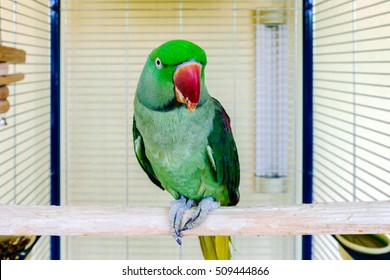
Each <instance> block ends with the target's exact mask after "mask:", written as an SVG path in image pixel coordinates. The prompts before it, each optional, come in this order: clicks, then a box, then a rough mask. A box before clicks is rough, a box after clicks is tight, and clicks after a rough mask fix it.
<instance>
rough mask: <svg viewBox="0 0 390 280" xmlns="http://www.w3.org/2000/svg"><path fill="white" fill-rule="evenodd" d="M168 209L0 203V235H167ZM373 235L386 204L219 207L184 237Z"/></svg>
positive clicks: (380, 228)
mask: <svg viewBox="0 0 390 280" xmlns="http://www.w3.org/2000/svg"><path fill="white" fill-rule="evenodd" d="M168 211H169V210H168V208H147V207H145V208H129V207H120V206H117V207H116V206H115V207H113V206H112V207H103V206H94V207H92V206H20V205H0V235H62V236H65V235H80V236H81V235H90V236H130V235H136V236H145V235H169V234H170V233H169V227H168ZM187 212H188V213H187V214H190V211H187ZM374 233H390V201H381V202H346V203H329V204H305V205H294V206H282V207H253V208H238V207H222V208H220V209H217V210H215V211H213V212H212V213H211V214H210V215H209V216H208V217H207V220H206V221H205V222H204V223H203V224H202V225H201V226H199V227H197V228H194V229H192V230H189V231H186V232H184V235H252V236H255V235H301V234H374Z"/></svg>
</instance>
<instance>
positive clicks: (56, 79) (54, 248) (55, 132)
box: [50, 0, 61, 260]
mask: <svg viewBox="0 0 390 280" xmlns="http://www.w3.org/2000/svg"><path fill="white" fill-rule="evenodd" d="M50 5H51V6H50V7H51V11H50V27H51V31H50V35H51V41H50V47H51V83H50V86H51V93H50V96H51V100H50V101H51V102H50V169H51V170H50V171H51V192H50V193H51V194H50V203H51V205H60V203H61V197H60V183H61V177H60V176H61V174H60V167H61V166H60V165H61V161H60V156H61V149H60V148H61V146H60V144H61V142H60V141H61V138H60V137H61V130H60V124H61V123H60V122H61V120H60V116H61V114H60V106H61V98H60V90H61V88H60V48H61V45H60V42H61V41H60V30H61V29H60V23H61V22H60V21H61V18H60V0H51V2H50ZM60 245H61V244H60V237H59V236H52V237H51V239H50V255H51V259H52V260H59V259H60V257H61V254H60Z"/></svg>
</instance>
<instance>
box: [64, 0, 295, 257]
mask: <svg viewBox="0 0 390 280" xmlns="http://www.w3.org/2000/svg"><path fill="white" fill-rule="evenodd" d="M297 2H298V1H297ZM297 2H296V1H292V0H289V1H225V0H220V1H184V0H183V1H103V0H101V1H99V0H94V1H92V0H91V1H72V0H64V1H62V13H61V14H62V22H63V28H62V31H63V34H62V38H63V41H62V43H63V44H62V47H63V48H62V49H63V57H62V61H63V70H62V77H63V80H62V85H63V94H62V98H63V100H62V104H63V110H62V128H63V131H62V135H63V137H62V139H63V142H62V145H61V146H62V148H63V150H62V155H63V156H62V172H63V176H62V190H63V195H62V198H63V204H67V205H118V204H120V205H127V206H144V207H151V206H165V207H166V206H168V205H169V203H170V201H171V200H172V197H171V196H170V195H169V194H168V193H166V192H163V191H161V190H159V189H158V188H156V187H155V186H154V185H153V184H152V183H151V182H150V181H149V180H148V178H147V176H146V175H145V174H144V172H143V171H142V169H141V168H140V167H139V165H138V163H137V161H136V158H135V156H134V153H133V146H132V132H131V131H132V127H131V125H132V116H133V99H134V93H135V90H136V86H137V82H138V78H139V75H140V72H141V70H142V67H143V65H144V63H145V60H146V57H147V56H148V54H149V53H150V52H151V51H152V50H153V49H154V48H155V47H157V46H158V45H160V44H162V43H163V42H165V41H168V40H171V39H177V38H181V39H187V40H190V41H193V42H195V43H197V44H198V45H200V46H201V47H202V48H204V49H205V51H206V53H207V55H208V65H207V67H206V70H205V71H206V83H207V87H208V89H209V92H210V93H211V95H212V96H214V97H215V98H217V99H218V100H220V101H221V103H222V104H223V106H224V107H225V109H226V111H227V112H228V114H229V115H230V117H231V120H232V128H233V131H234V135H235V139H236V142H237V145H238V151H239V156H240V162H241V178H242V179H241V186H240V190H241V202H240V204H239V205H240V206H243V207H245V206H253V205H257V206H259V205H271V204H272V205H278V204H279V205H280V204H284V203H290V204H291V203H294V202H296V195H295V194H296V191H297V187H296V186H297V185H296V182H297V180H298V178H299V177H300V168H299V166H298V163H297V160H296V158H297V156H298V153H299V152H298V151H297V148H296V147H297V146H299V143H298V142H297V138H298V137H297V136H296V131H297V126H298V122H297V119H298V114H297V108H298V107H297V99H298V98H299V96H298V94H297V84H296V80H297V79H298V74H297V72H298V71H297V65H298V63H297V62H298V61H297V38H298V36H299V35H298V31H297V26H298V21H297V18H298V16H297V14H298V8H297V6H298V3H297ZM262 9H265V10H267V9H277V10H283V12H284V17H285V21H286V28H287V34H288V35H287V37H288V38H287V42H288V48H287V49H288V98H287V99H288V125H289V127H290V129H289V133H290V134H289V135H288V136H289V141H288V153H287V154H288V155H287V157H288V170H287V172H286V173H287V176H286V180H285V183H284V184H285V186H284V187H285V190H284V191H280V192H274V193H272V192H259V191H256V188H257V187H256V182H257V180H256V175H255V173H256V158H255V155H256V150H255V149H256V140H255V138H256V133H255V130H256V121H255V119H256V63H255V61H256V53H255V51H256V17H257V15H256V10H262ZM295 241H296V240H295V237H245V238H244V237H235V238H234V239H233V243H234V248H235V249H234V252H233V255H234V258H236V259H261V258H263V259H269V258H272V259H292V258H295V257H296V256H297V255H299V253H298V252H299V250H296V243H295ZM63 243H64V244H63V249H62V252H63V258H66V259H78V258H80V259H85V258H92V259H94V258H106V259H109V258H114V259H118V258H120V259H121V258H128V259H159V258H162V259H167V258H168V259H197V258H201V252H200V250H199V245H198V241H197V238H195V237H186V238H185V239H184V244H183V246H181V247H179V246H177V244H175V242H174V241H173V240H172V239H171V238H170V237H147V238H142V237H128V238H91V237H70V238H66V239H65V240H64V242H63Z"/></svg>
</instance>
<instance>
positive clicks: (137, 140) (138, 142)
mask: <svg viewBox="0 0 390 280" xmlns="http://www.w3.org/2000/svg"><path fill="white" fill-rule="evenodd" d="M133 144H134V152H135V155H136V157H137V160H138V162H139V164H140V165H141V167H142V169H143V170H144V171H145V173H146V174H147V175H148V177H149V179H150V180H151V181H152V182H153V183H155V184H156V185H157V186H158V187H160V188H161V189H162V190H164V188H163V186H162V185H161V182H160V181H159V180H158V178H157V176H156V174H154V171H153V168H152V165H151V164H150V161H149V159H148V158H147V157H146V153H145V145H144V140H143V138H142V135H141V133H140V132H139V130H138V129H137V124H136V122H135V118H133Z"/></svg>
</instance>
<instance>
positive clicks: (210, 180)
mask: <svg viewBox="0 0 390 280" xmlns="http://www.w3.org/2000/svg"><path fill="white" fill-rule="evenodd" d="M189 62H190V63H189ZM206 63H207V58H206V54H205V52H204V51H203V50H202V49H201V48H200V47H199V46H197V45H196V44H194V43H191V42H188V41H184V40H174V41H169V42H167V43H165V44H162V45H161V46H160V47H158V48H156V49H155V50H153V51H152V52H151V54H150V55H149V57H148V58H147V60H146V63H145V66H144V69H143V71H142V73H141V76H140V80H139V83H138V87H137V92H136V97H135V100H134V120H133V141H134V151H135V155H136V157H137V160H138V162H139V164H140V165H141V167H142V169H143V170H144V171H145V173H146V174H147V175H148V177H149V178H150V180H151V181H152V182H153V183H154V184H156V185H157V186H158V187H160V188H162V189H164V190H166V191H168V192H169V193H170V194H171V195H172V196H173V197H174V198H175V199H178V198H180V197H185V198H186V199H188V200H194V201H195V202H199V201H201V200H202V199H204V198H212V199H213V200H215V201H219V202H220V204H221V205H222V206H230V205H236V204H237V203H238V201H239V198H240V195H239V189H238V186H239V181H240V165H239V159H238V153H237V148H236V144H235V141H234V138H233V134H232V130H231V127H230V119H229V116H228V115H227V113H226V112H225V110H224V109H223V107H222V105H221V104H220V103H219V102H218V101H217V100H216V99H214V98H212V97H211V96H210V95H209V93H208V91H207V88H206V85H205V72H204V71H205V67H206ZM188 64H196V65H199V67H198V70H197V72H196V74H197V76H196V77H198V78H197V79H198V80H197V81H198V87H197V89H199V92H200V99H199V102H198V103H197V106H196V108H194V110H192V111H191V110H187V108H186V104H183V102H184V101H185V99H186V98H192V97H193V96H192V93H191V92H190V91H191V89H193V88H194V83H193V81H194V79H195V78H196V77H195V78H194V77H192V78H191V77H188V81H187V76H188V75H190V73H192V72H191V71H188V73H189V74H188V75H187V74H184V75H181V77H180V79H181V80H180V90H178V88H179V85H178V84H177V83H176V77H177V73H178V72H179V71H182V70H183V68H181V67H183V65H185V66H187V65H188ZM179 69H181V70H179ZM175 73H176V76H175V81H174V78H173V77H174V75H175ZM186 73H187V72H186ZM199 77H200V85H199ZM191 79H192V80H191ZM187 82H188V83H187ZM191 82H192V83H191ZM182 88H183V89H185V90H187V89H188V91H189V92H187V91H184V90H182ZM184 103H185V102H184ZM187 105H188V104H187ZM187 107H188V106H187ZM199 240H200V245H201V248H202V252H203V255H204V257H205V258H206V259H230V257H231V254H230V249H229V243H230V237H229V236H202V237H200V238H199Z"/></svg>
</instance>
